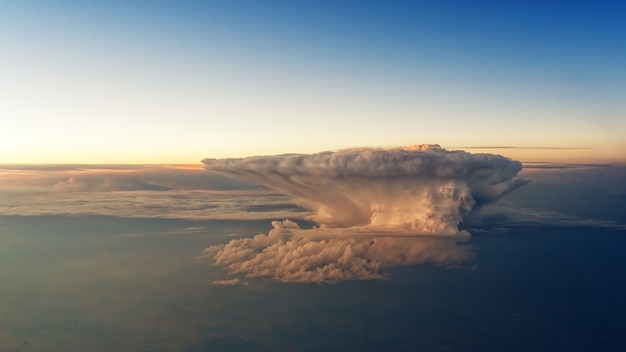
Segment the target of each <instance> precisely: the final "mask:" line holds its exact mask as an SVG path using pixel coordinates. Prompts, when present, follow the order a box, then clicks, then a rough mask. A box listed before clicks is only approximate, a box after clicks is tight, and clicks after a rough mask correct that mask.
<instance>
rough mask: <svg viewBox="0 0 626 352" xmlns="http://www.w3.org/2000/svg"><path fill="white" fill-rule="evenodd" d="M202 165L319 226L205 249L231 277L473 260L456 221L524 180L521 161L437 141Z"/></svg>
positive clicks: (350, 274) (288, 277)
mask: <svg viewBox="0 0 626 352" xmlns="http://www.w3.org/2000/svg"><path fill="white" fill-rule="evenodd" d="M203 163H204V165H205V168H206V169H207V170H209V171H212V172H216V173H220V174H223V175H227V176H231V177H236V178H240V179H243V180H247V181H251V182H257V183H260V184H262V185H264V186H266V187H269V188H272V189H275V190H277V191H280V192H283V193H285V194H287V195H290V196H292V197H294V198H295V202H296V203H297V204H300V205H302V206H303V207H305V208H307V209H310V210H311V211H312V212H313V215H312V216H311V217H310V218H309V219H310V220H313V221H315V222H316V223H318V224H320V228H316V229H310V230H303V229H300V228H299V227H298V226H297V225H296V224H295V223H293V222H291V221H289V220H285V221H284V222H274V223H273V225H274V229H273V230H272V231H270V232H269V233H268V234H267V235H265V234H260V235H257V236H255V237H253V238H242V239H235V240H232V241H230V242H229V243H227V244H224V245H220V246H214V247H210V248H208V249H207V250H206V251H205V254H207V255H212V256H213V258H214V260H215V263H216V264H218V265H222V266H224V267H225V268H226V269H227V270H228V271H229V272H230V273H231V274H235V275H244V276H247V277H257V276H260V277H269V278H273V279H275V280H278V281H288V282H317V283H323V282H335V281H339V280H356V279H375V278H380V277H382V275H383V274H382V270H383V269H385V268H387V267H390V266H394V265H413V264H419V263H434V264H444V265H457V264H460V263H463V262H466V261H468V260H470V259H471V258H472V253H471V252H470V250H469V247H468V246H466V245H463V244H462V242H465V241H467V240H468V239H469V237H470V235H469V233H467V232H466V231H459V229H458V225H459V224H460V222H461V221H462V220H463V217H464V215H466V214H468V213H469V212H470V211H471V210H472V209H473V207H474V206H475V204H476V203H481V204H484V203H488V202H491V201H494V200H496V199H498V198H500V197H501V196H502V195H504V194H506V193H508V192H510V191H511V190H513V189H515V188H517V187H519V186H520V185H523V184H524V181H523V180H520V179H517V178H516V176H517V174H518V172H519V171H520V170H521V169H522V166H521V163H519V162H518V161H513V160H510V159H508V158H505V157H502V156H499V155H492V154H470V153H466V152H463V151H448V150H445V149H442V148H440V147H439V146H437V145H424V146H411V147H408V148H404V149H371V148H355V149H348V150H342V151H338V152H323V153H318V154H312V155H303V154H287V155H277V156H261V157H250V158H242V159H205V160H203Z"/></svg>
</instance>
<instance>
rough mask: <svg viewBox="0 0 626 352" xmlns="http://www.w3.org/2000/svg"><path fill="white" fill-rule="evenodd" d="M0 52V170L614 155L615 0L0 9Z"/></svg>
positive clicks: (621, 9) (622, 104) (621, 28)
mask: <svg viewBox="0 0 626 352" xmlns="http://www.w3.org/2000/svg"><path fill="white" fill-rule="evenodd" d="M0 51H1V52H2V53H3V55H2V56H1V57H0V76H2V77H3V79H2V80H0V96H1V97H2V98H0V123H2V125H3V128H1V129H0V131H1V132H0V137H1V138H0V163H2V162H5V163H65V162H80V163H99V162H107V163H126V162H130V163H177V162H181V163H197V162H198V161H199V160H200V159H202V158H204V157H229V156H247V155H254V154H275V153H284V152H315V151H320V150H326V149H338V148H345V147H353V146H396V145H408V144H414V143H440V144H442V145H443V146H444V147H454V148H456V147H458V148H461V147H472V146H518V147H526V148H528V147H570V148H581V149H559V150H556V149H550V150H546V149H507V150H499V151H498V152H503V151H504V154H505V155H508V156H511V157H515V158H520V159H522V160H525V161H532V160H550V161H624V160H625V159H626V158H625V156H624V153H623V150H624V147H625V146H626V145H625V142H624V141H623V140H624V138H623V136H624V135H626V99H624V98H625V97H626V65H624V64H623V63H624V62H626V5H624V4H623V3H621V2H602V1H598V2H574V1H552V2H548V3H546V2H536V3H535V2H529V1H524V2H509V1H506V2H465V1H458V2H457V1H421V2H418V1H406V2H399V1H395V2H394V1H391V2H389V1H385V2H382V1H381V2H375V1H282V2H276V1H270V2H257V1H249V2H246V1H221V2H218V1H214V2H211V1H207V2H189V1H176V2H174V1H123V2H122V1H101V2H79V1H45V2H44V1H41V2H36V1H35V2H32V1H31V2H21V1H5V2H2V3H1V4H0ZM507 153H508V154H507Z"/></svg>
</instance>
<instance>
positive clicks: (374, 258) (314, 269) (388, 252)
mask: <svg viewBox="0 0 626 352" xmlns="http://www.w3.org/2000/svg"><path fill="white" fill-rule="evenodd" d="M272 225H273V226H274V228H273V229H272V230H271V231H270V232H269V233H268V234H267V235H265V234H259V235H256V236H254V237H253V238H241V239H235V240H232V241H230V242H229V243H227V244H223V245H218V246H213V247H209V248H207V249H206V250H205V252H204V254H206V255H209V256H212V257H213V259H214V260H215V263H216V264H218V265H222V266H224V267H225V268H226V270H228V271H229V272H230V273H231V274H242V275H244V276H246V277H270V278H273V279H275V280H277V281H282V282H301V283H311V282H313V283H331V282H337V281H341V280H367V279H378V278H382V277H383V276H382V274H381V270H384V269H385V268H388V267H390V266H396V265H413V264H420V263H433V264H443V265H458V264H462V263H464V262H467V261H468V260H471V259H472V258H473V254H472V252H471V251H470V249H469V247H468V246H465V245H461V244H459V242H458V240H459V239H458V238H456V239H455V238H447V237H444V238H434V237H426V236H415V237H395V236H393V235H390V234H387V235H382V236H381V235H374V234H363V233H361V234H359V235H355V234H352V235H348V234H347V233H346V232H344V231H341V230H337V229H310V230H302V229H300V228H299V226H298V225H297V224H296V223H294V222H292V221H290V220H285V221H282V222H281V221H274V222H272ZM220 282H222V281H220ZM228 282H230V281H228ZM238 282H239V281H236V283H238Z"/></svg>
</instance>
